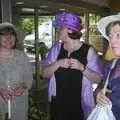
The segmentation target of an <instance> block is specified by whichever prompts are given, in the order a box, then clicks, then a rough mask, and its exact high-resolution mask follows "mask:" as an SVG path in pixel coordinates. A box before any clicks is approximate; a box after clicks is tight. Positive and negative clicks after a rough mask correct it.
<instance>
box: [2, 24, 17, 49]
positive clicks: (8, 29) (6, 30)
mask: <svg viewBox="0 0 120 120" xmlns="http://www.w3.org/2000/svg"><path fill="white" fill-rule="evenodd" d="M7 34H11V35H13V36H15V45H14V47H13V48H15V47H16V45H17V43H18V39H17V34H16V31H15V29H14V28H13V27H11V26H6V27H3V28H0V35H7Z"/></svg>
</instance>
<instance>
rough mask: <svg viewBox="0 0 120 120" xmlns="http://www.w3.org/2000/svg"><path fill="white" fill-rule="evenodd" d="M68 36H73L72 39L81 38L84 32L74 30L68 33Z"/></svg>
mask: <svg viewBox="0 0 120 120" xmlns="http://www.w3.org/2000/svg"><path fill="white" fill-rule="evenodd" d="M68 36H69V37H70V38H71V39H74V40H76V39H80V38H81V36H82V33H81V32H72V33H68Z"/></svg>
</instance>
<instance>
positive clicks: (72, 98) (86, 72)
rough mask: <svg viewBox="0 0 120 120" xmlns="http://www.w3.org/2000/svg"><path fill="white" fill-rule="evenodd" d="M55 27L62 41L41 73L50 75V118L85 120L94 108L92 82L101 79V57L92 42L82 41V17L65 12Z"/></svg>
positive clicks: (51, 52)
mask: <svg viewBox="0 0 120 120" xmlns="http://www.w3.org/2000/svg"><path fill="white" fill-rule="evenodd" d="M53 26H54V27H55V28H57V29H58V30H59V35H60V38H59V39H60V42H58V43H57V44H55V45H53V47H52V48H51V50H50V51H49V54H48V56H47V58H46V59H45V60H44V61H43V64H42V76H43V77H44V78H49V88H48V93H49V100H50V101H51V120H74V119H75V120H84V119H86V117H87V116H88V115H89V113H90V112H91V110H92V108H93V107H94V98H93V91H92V83H99V82H100V79H101V70H100V61H99V57H98V55H97V53H96V51H95V49H94V48H93V47H92V46H91V45H88V44H85V43H83V42H80V37H81V36H82V33H81V29H82V21H81V19H80V17H79V16H77V15H74V14H72V13H68V12H63V13H61V14H59V15H58V16H57V17H56V19H55V21H53Z"/></svg>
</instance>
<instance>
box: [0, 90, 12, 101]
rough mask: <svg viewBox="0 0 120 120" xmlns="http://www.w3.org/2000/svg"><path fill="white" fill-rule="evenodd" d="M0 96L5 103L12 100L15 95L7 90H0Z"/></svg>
mask: <svg viewBox="0 0 120 120" xmlns="http://www.w3.org/2000/svg"><path fill="white" fill-rule="evenodd" d="M0 96H1V97H2V98H3V99H4V101H5V102H7V101H8V100H11V99H12V97H13V96H14V93H13V92H11V91H9V90H7V89H0Z"/></svg>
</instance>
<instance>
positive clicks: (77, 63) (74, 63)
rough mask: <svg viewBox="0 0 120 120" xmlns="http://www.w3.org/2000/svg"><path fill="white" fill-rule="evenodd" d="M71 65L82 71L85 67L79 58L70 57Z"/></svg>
mask: <svg viewBox="0 0 120 120" xmlns="http://www.w3.org/2000/svg"><path fill="white" fill-rule="evenodd" d="M69 66H70V68H72V69H77V70H80V71H82V70H83V69H84V65H83V64H82V63H81V62H79V61H78V60H77V59H73V58H70V60H69Z"/></svg>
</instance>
